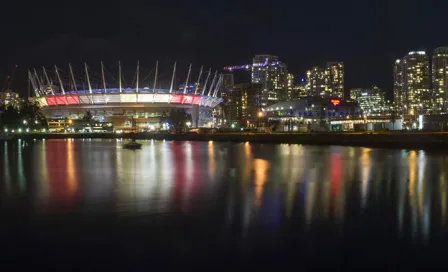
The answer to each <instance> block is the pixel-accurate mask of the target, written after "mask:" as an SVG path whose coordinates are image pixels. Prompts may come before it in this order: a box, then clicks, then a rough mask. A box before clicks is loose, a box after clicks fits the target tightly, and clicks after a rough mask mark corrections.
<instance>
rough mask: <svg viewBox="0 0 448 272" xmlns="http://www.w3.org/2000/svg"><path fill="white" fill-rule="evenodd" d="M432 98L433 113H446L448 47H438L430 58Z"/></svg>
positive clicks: (447, 97)
mask: <svg viewBox="0 0 448 272" xmlns="http://www.w3.org/2000/svg"><path fill="white" fill-rule="evenodd" d="M432 90H433V95H432V98H433V100H434V112H436V113H442V112H446V111H447V106H448V105H447V99H448V47H446V46H445V47H439V48H436V49H435V50H434V54H433V56H432Z"/></svg>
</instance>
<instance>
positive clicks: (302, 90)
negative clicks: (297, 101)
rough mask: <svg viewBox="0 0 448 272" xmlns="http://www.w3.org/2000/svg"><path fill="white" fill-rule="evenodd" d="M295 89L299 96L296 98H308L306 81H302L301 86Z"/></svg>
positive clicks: (298, 85)
mask: <svg viewBox="0 0 448 272" xmlns="http://www.w3.org/2000/svg"><path fill="white" fill-rule="evenodd" d="M294 89H295V90H296V92H297V96H296V97H297V98H300V97H306V96H308V92H307V90H306V81H305V79H302V81H301V82H300V83H299V84H297V85H296V86H295V87H294Z"/></svg>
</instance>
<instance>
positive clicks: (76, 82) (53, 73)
mask: <svg viewBox="0 0 448 272" xmlns="http://www.w3.org/2000/svg"><path fill="white" fill-rule="evenodd" d="M158 66H159V65H158V62H157V63H156V67H155V69H152V70H151V72H150V73H149V74H148V75H150V76H151V79H150V80H147V78H148V76H146V77H145V78H144V79H143V80H140V79H139V77H140V75H139V70H140V68H139V63H137V69H136V72H135V74H134V79H133V81H132V83H131V85H130V86H125V85H126V81H125V78H124V76H123V75H122V71H121V70H122V68H121V64H120V62H119V63H118V73H117V74H118V75H117V76H118V77H117V78H114V77H113V75H112V74H111V73H109V72H108V71H107V70H106V69H105V67H104V65H103V63H101V68H100V71H101V73H100V75H99V76H95V75H94V73H92V72H91V69H90V67H89V66H87V64H86V63H84V69H83V73H82V77H81V78H77V77H75V73H74V70H73V69H72V66H71V65H70V64H69V65H68V70H67V71H66V72H65V73H64V71H63V70H61V69H59V68H58V67H56V66H55V67H54V68H53V69H46V68H42V69H39V70H40V71H38V70H37V69H33V70H30V71H28V79H29V82H30V89H32V90H34V97H33V100H34V101H36V102H38V103H39V105H40V106H41V109H42V111H43V113H44V115H45V117H46V118H47V119H48V120H50V122H49V124H51V123H54V122H63V120H70V123H72V120H73V121H75V120H82V119H83V117H84V116H85V115H86V113H87V112H90V114H91V115H92V116H93V117H94V119H95V121H97V122H104V123H108V124H109V126H110V124H112V126H113V127H114V130H129V129H136V130H138V131H150V130H159V129H167V128H168V127H169V124H162V123H161V122H162V118H163V117H166V116H167V115H168V116H169V115H170V113H171V112H172V111H184V112H185V113H186V114H190V115H191V123H189V124H188V125H189V126H191V127H213V126H214V111H213V110H214V108H215V107H216V106H218V105H219V104H220V103H221V102H222V98H221V97H220V95H221V92H220V88H221V86H222V76H221V75H218V73H217V72H214V73H213V72H212V71H211V70H208V71H204V70H203V68H202V67H201V68H200V70H199V73H198V74H196V75H197V80H195V81H194V80H192V77H193V75H192V74H193V72H192V65H191V64H190V65H189V68H188V73H187V75H185V77H181V78H183V79H184V80H182V81H183V82H182V83H179V82H181V80H178V79H177V78H176V76H177V75H176V63H174V66H173V67H172V70H171V71H170V75H169V77H170V78H168V79H167V78H165V81H163V76H160V75H159V67H158ZM92 74H93V75H92ZM152 74H153V75H152ZM164 85H165V86H166V88H163V86H164Z"/></svg>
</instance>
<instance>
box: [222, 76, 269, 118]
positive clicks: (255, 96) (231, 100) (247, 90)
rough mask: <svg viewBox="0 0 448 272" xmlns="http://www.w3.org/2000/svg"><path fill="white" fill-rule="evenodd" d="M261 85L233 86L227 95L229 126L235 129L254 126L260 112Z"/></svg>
mask: <svg viewBox="0 0 448 272" xmlns="http://www.w3.org/2000/svg"><path fill="white" fill-rule="evenodd" d="M262 90H263V85H262V84H259V83H258V84H257V83H242V84H235V85H233V88H232V90H231V91H230V92H229V95H228V102H227V108H228V115H229V116H228V120H229V124H230V125H233V126H237V127H251V126H255V125H256V122H257V118H258V117H257V116H258V112H260V111H261V101H262V100H261V97H262Z"/></svg>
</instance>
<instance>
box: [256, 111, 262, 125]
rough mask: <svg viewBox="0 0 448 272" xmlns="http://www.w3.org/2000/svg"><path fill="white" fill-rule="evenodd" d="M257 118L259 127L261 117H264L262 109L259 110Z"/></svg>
mask: <svg viewBox="0 0 448 272" xmlns="http://www.w3.org/2000/svg"><path fill="white" fill-rule="evenodd" d="M257 117H258V118H257V120H258V122H257V123H258V124H257V128H259V127H260V119H261V118H262V117H263V113H262V112H261V111H259V112H258V113H257Z"/></svg>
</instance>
